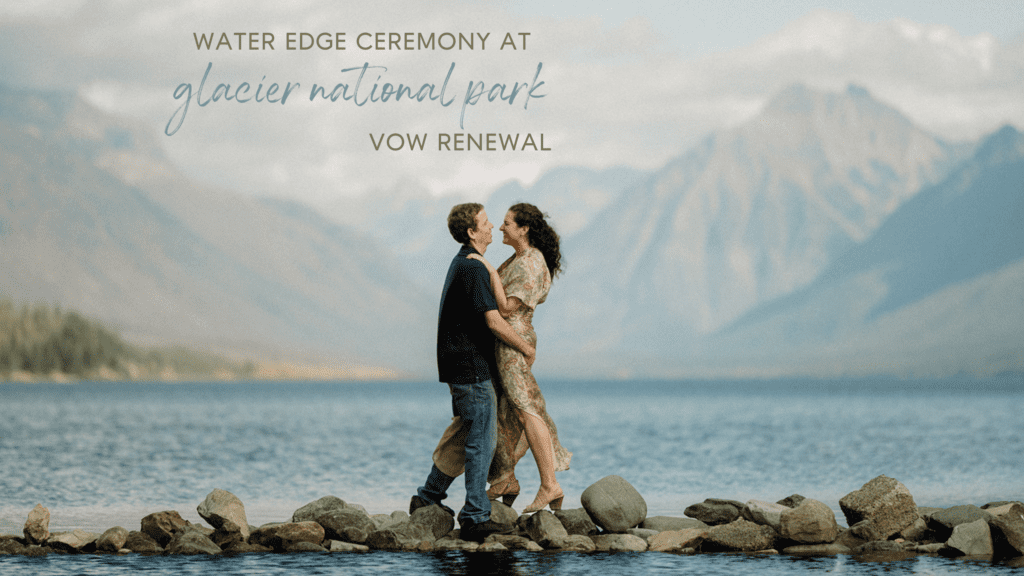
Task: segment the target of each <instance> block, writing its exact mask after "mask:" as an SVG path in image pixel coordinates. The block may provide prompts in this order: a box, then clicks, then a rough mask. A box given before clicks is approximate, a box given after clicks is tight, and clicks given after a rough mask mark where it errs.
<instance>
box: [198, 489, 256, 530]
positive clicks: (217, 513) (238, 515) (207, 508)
mask: <svg viewBox="0 0 1024 576" xmlns="http://www.w3.org/2000/svg"><path fill="white" fill-rule="evenodd" d="M196 511H197V512H199V516H201V517H202V519H203V520H206V521H207V522H209V523H210V526H213V527H214V528H216V529H217V530H220V531H221V532H226V533H231V532H238V533H239V534H241V537H242V540H243V541H248V540H249V522H248V520H246V519H245V506H243V505H242V501H241V500H239V499H238V497H237V496H235V495H234V494H232V493H231V492H228V491H226V490H221V489H220V488H216V489H214V490H213V492H210V493H209V494H207V495H206V499H205V500H203V503H202V504H200V505H199V506H198V507H197V508H196Z"/></svg>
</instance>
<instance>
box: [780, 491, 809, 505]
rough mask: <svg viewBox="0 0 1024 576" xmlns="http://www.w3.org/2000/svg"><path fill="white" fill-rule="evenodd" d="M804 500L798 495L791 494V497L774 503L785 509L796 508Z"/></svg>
mask: <svg viewBox="0 0 1024 576" xmlns="http://www.w3.org/2000/svg"><path fill="white" fill-rule="evenodd" d="M804 500H806V498H804V497H803V496H801V495H799V494H793V495H792V496H787V497H785V498H783V499H782V500H779V501H778V502H776V504H781V505H783V506H785V507H786V508H796V507H797V506H799V505H800V503H801V502H803V501H804Z"/></svg>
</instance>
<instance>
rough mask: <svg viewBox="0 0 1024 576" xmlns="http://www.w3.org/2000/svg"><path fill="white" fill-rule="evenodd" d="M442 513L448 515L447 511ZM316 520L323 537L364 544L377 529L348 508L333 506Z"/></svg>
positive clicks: (367, 519)
mask: <svg viewBox="0 0 1024 576" xmlns="http://www.w3.org/2000/svg"><path fill="white" fill-rule="evenodd" d="M439 509H440V508H439ZM417 512H418V511H417ZM444 515H445V516H448V514H447V513H444ZM448 517H449V518H451V516H448ZM316 522H317V524H320V525H321V526H323V529H324V536H325V538H329V539H331V540H341V541H342V542H352V543H354V544H364V543H365V542H366V539H367V538H369V537H370V534H373V533H374V532H376V531H377V530H379V528H378V526H377V524H376V523H375V522H374V521H373V520H371V519H370V518H369V517H368V516H366V515H365V514H363V513H362V512H360V511H359V510H352V509H349V508H335V509H333V510H329V511H327V512H324V513H323V514H321V515H320V516H318V517H317V519H316Z"/></svg>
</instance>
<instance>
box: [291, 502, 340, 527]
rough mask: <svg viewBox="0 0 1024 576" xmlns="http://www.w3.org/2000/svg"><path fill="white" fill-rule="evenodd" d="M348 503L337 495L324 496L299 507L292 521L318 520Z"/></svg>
mask: <svg viewBox="0 0 1024 576" xmlns="http://www.w3.org/2000/svg"><path fill="white" fill-rule="evenodd" d="M346 508H348V504H346V503H345V501H344V500H342V499H341V498H338V497H337V496H324V497H323V498H321V499H319V500H316V501H313V502H310V503H309V504H306V505H305V506H303V507H302V508H299V509H298V510H296V511H295V512H294V513H293V514H292V522H308V521H313V522H317V521H318V520H319V518H320V517H321V516H323V515H324V514H327V513H329V512H334V511H336V510H344V509H346Z"/></svg>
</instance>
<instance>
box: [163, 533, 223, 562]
mask: <svg viewBox="0 0 1024 576" xmlns="http://www.w3.org/2000/svg"><path fill="white" fill-rule="evenodd" d="M164 553H166V554H186V555H196V554H211V555H212V554H220V553H221V549H220V547H219V546H217V545H216V544H214V543H213V540H210V538H209V537H208V536H207V535H206V534H205V533H203V532H202V531H200V530H196V529H195V528H192V527H188V528H186V529H184V530H182V531H180V532H178V533H176V534H175V535H174V537H173V538H171V541H170V542H168V543H167V546H166V547H165V550H164Z"/></svg>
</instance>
